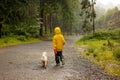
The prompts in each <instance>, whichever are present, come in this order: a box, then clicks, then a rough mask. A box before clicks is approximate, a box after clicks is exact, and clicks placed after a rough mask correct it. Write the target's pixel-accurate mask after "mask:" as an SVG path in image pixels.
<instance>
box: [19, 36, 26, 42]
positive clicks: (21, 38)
mask: <svg viewBox="0 0 120 80" xmlns="http://www.w3.org/2000/svg"><path fill="white" fill-rule="evenodd" d="M17 39H18V40H20V41H25V40H26V38H25V36H19V37H18V38H17Z"/></svg>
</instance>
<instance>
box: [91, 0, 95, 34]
mask: <svg viewBox="0 0 120 80" xmlns="http://www.w3.org/2000/svg"><path fill="white" fill-rule="evenodd" d="M92 18H93V19H92V21H93V22H92V27H93V34H94V33H95V11H94V1H93V0H92Z"/></svg>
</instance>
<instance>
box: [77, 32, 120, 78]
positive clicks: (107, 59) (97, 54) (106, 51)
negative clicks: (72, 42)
mask: <svg viewBox="0 0 120 80" xmlns="http://www.w3.org/2000/svg"><path fill="white" fill-rule="evenodd" d="M106 34H107V32H106ZM110 34H112V33H110ZM108 35H109V34H108ZM100 36H103V37H105V36H104V35H103V34H101V35H100ZM112 36H113V34H112ZM116 36H117V39H116V38H115V36H114V39H113V38H109V39H108V38H106V39H101V38H99V36H97V38H99V39H96V38H94V37H93V38H89V37H90V36H88V37H87V36H85V37H83V38H82V39H80V40H78V41H77V42H76V44H77V45H79V46H80V47H81V48H83V49H84V52H82V53H81V54H82V55H83V56H84V57H86V58H87V59H89V60H90V61H92V62H93V63H95V64H97V65H99V66H100V67H101V68H103V69H104V70H105V71H106V72H108V73H110V74H112V75H115V76H119V77H120V38H118V36H119V35H118V34H117V35H116ZM91 37H92V36H91Z"/></svg>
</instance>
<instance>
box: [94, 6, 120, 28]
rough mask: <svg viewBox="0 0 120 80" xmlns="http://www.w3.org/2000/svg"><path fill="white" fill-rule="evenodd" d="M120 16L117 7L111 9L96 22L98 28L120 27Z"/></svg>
mask: <svg viewBox="0 0 120 80" xmlns="http://www.w3.org/2000/svg"><path fill="white" fill-rule="evenodd" d="M119 15H120V11H119V9H118V8H117V7H114V8H112V9H109V10H108V11H107V12H106V13H104V14H103V15H101V16H99V18H98V19H97V20H96V26H97V27H98V28H106V29H116V28H118V27H119V24H118V23H120V19H118V16H119Z"/></svg>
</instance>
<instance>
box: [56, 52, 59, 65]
mask: <svg viewBox="0 0 120 80" xmlns="http://www.w3.org/2000/svg"><path fill="white" fill-rule="evenodd" d="M55 61H56V65H59V64H60V61H59V54H58V52H57V54H56V55H55Z"/></svg>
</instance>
